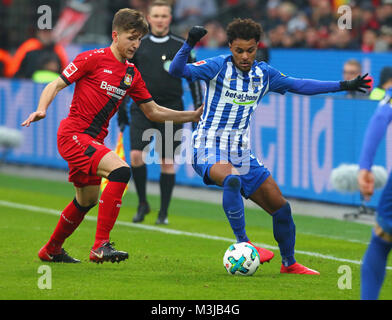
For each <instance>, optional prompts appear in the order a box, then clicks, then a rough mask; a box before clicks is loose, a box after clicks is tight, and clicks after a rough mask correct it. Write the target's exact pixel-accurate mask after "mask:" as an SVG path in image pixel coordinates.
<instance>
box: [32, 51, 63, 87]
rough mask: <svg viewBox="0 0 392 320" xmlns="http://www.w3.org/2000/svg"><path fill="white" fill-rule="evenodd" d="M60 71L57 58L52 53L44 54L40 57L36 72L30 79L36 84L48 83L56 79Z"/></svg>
mask: <svg viewBox="0 0 392 320" xmlns="http://www.w3.org/2000/svg"><path fill="white" fill-rule="evenodd" d="M61 71H62V69H61V65H60V62H59V60H58V58H57V56H56V55H55V54H54V53H53V52H45V53H43V54H42V55H41V56H40V58H39V62H38V67H37V70H36V71H34V73H33V74H32V76H31V79H32V80H33V81H34V82H37V83H49V82H52V81H53V80H55V79H56V78H58V77H59V76H60V73H61Z"/></svg>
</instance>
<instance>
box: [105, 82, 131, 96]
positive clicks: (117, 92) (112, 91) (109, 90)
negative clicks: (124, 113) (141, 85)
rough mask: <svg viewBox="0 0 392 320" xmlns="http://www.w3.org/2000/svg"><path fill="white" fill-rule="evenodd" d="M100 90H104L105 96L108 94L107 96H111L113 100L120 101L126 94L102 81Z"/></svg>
mask: <svg viewBox="0 0 392 320" xmlns="http://www.w3.org/2000/svg"><path fill="white" fill-rule="evenodd" d="M124 81H125V80H124ZM131 81H132V80H131ZM100 88H101V89H103V90H106V94H108V95H109V96H112V97H115V98H118V99H121V98H122V97H124V96H125V94H126V91H125V90H123V89H120V88H118V87H115V86H112V85H110V84H108V83H107V82H106V81H102V82H101V86H100Z"/></svg>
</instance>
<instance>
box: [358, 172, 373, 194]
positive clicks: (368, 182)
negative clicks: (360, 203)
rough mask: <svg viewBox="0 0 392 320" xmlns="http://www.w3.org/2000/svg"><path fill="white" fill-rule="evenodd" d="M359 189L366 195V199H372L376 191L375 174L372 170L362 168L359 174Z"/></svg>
mask: <svg viewBox="0 0 392 320" xmlns="http://www.w3.org/2000/svg"><path fill="white" fill-rule="evenodd" d="M358 185H359V191H360V192H361V193H362V195H363V196H364V198H365V200H367V201H368V200H370V197H371V196H372V195H373V192H374V175H373V173H372V172H371V171H368V170H365V169H362V170H360V171H359V174H358Z"/></svg>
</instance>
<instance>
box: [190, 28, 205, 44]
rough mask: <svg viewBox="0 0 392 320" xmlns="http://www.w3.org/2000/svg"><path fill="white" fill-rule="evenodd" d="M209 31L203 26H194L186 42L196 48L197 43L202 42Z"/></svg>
mask: <svg viewBox="0 0 392 320" xmlns="http://www.w3.org/2000/svg"><path fill="white" fill-rule="evenodd" d="M207 32H208V31H207V30H206V29H205V28H204V27H202V26H193V27H192V28H191V30H189V33H188V39H186V42H187V43H188V44H189V45H190V46H191V47H194V46H195V45H196V43H198V42H199V41H200V39H201V38H203V37H204V36H205V35H206V34H207Z"/></svg>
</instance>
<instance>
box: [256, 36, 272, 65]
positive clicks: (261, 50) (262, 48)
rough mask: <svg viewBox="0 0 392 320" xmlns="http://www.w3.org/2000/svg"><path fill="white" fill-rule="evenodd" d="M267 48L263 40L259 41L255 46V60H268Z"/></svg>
mask: <svg viewBox="0 0 392 320" xmlns="http://www.w3.org/2000/svg"><path fill="white" fill-rule="evenodd" d="M269 58H270V55H269V49H268V46H267V45H266V44H265V43H264V42H263V41H260V42H259V46H258V48H257V53H256V60H257V61H264V62H267V63H268V62H269Z"/></svg>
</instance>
